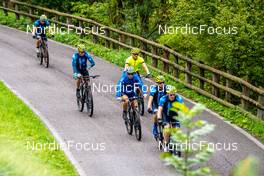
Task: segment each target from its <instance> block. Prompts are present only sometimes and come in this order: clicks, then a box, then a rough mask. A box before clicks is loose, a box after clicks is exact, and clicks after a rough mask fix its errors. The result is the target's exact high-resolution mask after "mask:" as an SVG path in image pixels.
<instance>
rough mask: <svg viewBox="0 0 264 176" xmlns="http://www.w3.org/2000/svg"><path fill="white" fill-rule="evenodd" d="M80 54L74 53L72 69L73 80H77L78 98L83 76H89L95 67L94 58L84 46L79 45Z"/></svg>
mask: <svg viewBox="0 0 264 176" xmlns="http://www.w3.org/2000/svg"><path fill="white" fill-rule="evenodd" d="M77 48H78V52H76V53H74V54H73V56H72V69H73V78H74V79H76V80H77V82H76V85H77V89H76V96H77V98H80V97H81V95H80V84H81V76H88V75H89V72H88V69H90V68H91V67H93V66H94V65H95V63H94V60H93V58H92V56H91V55H90V54H89V53H88V52H87V51H85V46H84V45H78V47H77ZM87 61H89V62H90V65H87Z"/></svg>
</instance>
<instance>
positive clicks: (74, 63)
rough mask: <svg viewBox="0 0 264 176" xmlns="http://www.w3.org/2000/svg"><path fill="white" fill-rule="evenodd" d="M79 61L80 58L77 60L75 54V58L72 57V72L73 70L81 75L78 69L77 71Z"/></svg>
mask: <svg viewBox="0 0 264 176" xmlns="http://www.w3.org/2000/svg"><path fill="white" fill-rule="evenodd" d="M77 61H78V58H77V56H76V54H73V56H72V70H73V73H79V72H78V69H77Z"/></svg>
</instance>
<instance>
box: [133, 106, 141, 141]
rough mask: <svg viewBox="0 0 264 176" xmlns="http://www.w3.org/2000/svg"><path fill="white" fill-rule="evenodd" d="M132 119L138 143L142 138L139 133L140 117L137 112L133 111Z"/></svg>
mask: <svg viewBox="0 0 264 176" xmlns="http://www.w3.org/2000/svg"><path fill="white" fill-rule="evenodd" d="M134 117H135V123H134V128H135V135H136V138H137V140H138V141H140V140H141V137H142V131H141V123H140V115H139V112H138V111H137V110H135V111H134Z"/></svg>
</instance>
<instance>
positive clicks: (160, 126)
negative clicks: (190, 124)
mask: <svg viewBox="0 0 264 176" xmlns="http://www.w3.org/2000/svg"><path fill="white" fill-rule="evenodd" d="M169 124H170V126H175V127H174V128H180V127H179V122H170V123H169ZM175 124H178V125H175ZM163 129H164V124H163V123H158V136H157V138H155V139H156V141H158V145H159V150H162V144H163V145H164V137H163ZM172 143H173V145H174V146H173V149H172V150H169V152H170V153H171V154H173V155H175V156H178V157H181V151H180V150H177V147H178V146H177V142H176V143H174V142H173V140H172V138H171V137H170V139H169V142H168V145H170V144H172ZM175 147H176V148H175Z"/></svg>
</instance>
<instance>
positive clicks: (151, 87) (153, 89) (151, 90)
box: [148, 86, 157, 108]
mask: <svg viewBox="0 0 264 176" xmlns="http://www.w3.org/2000/svg"><path fill="white" fill-rule="evenodd" d="M156 91H157V89H156V86H155V87H153V86H150V93H149V100H148V108H151V107H152V102H153V98H154V95H155V93H156Z"/></svg>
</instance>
